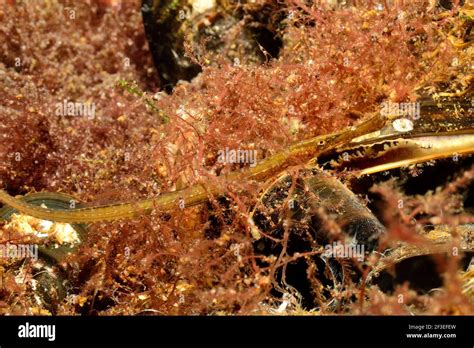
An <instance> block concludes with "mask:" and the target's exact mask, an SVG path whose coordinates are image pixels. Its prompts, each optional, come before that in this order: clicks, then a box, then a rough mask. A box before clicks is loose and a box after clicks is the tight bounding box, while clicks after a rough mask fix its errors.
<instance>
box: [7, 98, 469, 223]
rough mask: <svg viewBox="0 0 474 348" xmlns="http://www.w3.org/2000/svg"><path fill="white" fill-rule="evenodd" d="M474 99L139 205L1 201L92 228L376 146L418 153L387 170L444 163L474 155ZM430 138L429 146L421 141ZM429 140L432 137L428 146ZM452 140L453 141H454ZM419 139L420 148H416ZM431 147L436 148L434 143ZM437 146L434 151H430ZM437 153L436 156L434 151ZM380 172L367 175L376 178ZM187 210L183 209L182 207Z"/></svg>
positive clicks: (296, 147)
mask: <svg viewBox="0 0 474 348" xmlns="http://www.w3.org/2000/svg"><path fill="white" fill-rule="evenodd" d="M470 103H471V102H470V99H469V98H465V97H463V98H462V99H459V98H453V99H451V98H444V99H443V100H441V101H439V100H438V101H435V102H434V101H433V100H432V99H422V101H421V110H422V111H423V112H422V115H421V117H420V118H417V119H416V120H413V122H412V121H411V120H408V122H412V129H408V130H400V129H396V127H394V124H395V123H394V121H396V120H400V119H404V120H406V119H405V118H404V116H403V115H402V116H401V115H399V114H396V115H390V114H388V115H387V114H383V113H379V112H377V113H372V114H369V115H368V117H366V119H365V120H363V121H362V122H361V123H359V124H357V125H355V126H351V127H348V128H346V129H344V130H341V131H339V132H335V133H331V134H327V135H321V136H316V137H313V138H311V139H308V140H304V141H301V142H298V143H296V144H293V145H291V146H289V147H288V148H287V149H285V150H284V151H282V152H279V153H276V154H275V155H273V156H270V157H268V158H267V159H264V160H263V161H261V162H260V163H259V164H257V165H256V166H254V167H250V168H247V169H245V170H243V171H239V172H232V173H230V174H228V175H224V176H222V177H218V180H215V181H213V182H206V183H199V184H195V185H193V186H190V187H187V188H185V189H182V190H178V191H173V192H168V193H164V194H162V195H160V196H158V197H152V198H148V199H143V200H139V201H135V202H126V203H117V204H109V205H104V206H95V207H86V208H79V209H71V210H54V209H48V208H43V207H39V206H35V205H32V204H30V203H28V202H27V201H24V200H20V199H18V198H15V197H12V196H11V195H9V194H8V193H7V192H6V191H4V190H0V201H2V202H3V203H5V204H7V205H9V206H11V207H12V208H14V209H16V210H17V211H18V212H20V213H22V214H25V215H30V216H33V217H36V218H39V219H43V220H50V221H55V222H65V223H90V222H99V221H111V220H117V219H130V218H135V217H137V216H140V215H142V214H146V213H148V212H151V211H152V210H154V209H156V210H158V211H169V210H171V209H174V208H176V207H178V206H179V205H180V203H181V206H182V204H183V203H184V207H191V206H195V205H197V204H200V203H203V202H205V201H207V200H208V198H209V197H210V196H211V195H216V196H218V195H222V194H224V193H225V192H226V184H225V183H228V182H232V181H234V182H235V181H242V180H256V181H263V180H266V179H268V178H270V177H272V176H273V175H275V174H278V173H281V172H282V171H283V170H284V169H286V168H288V167H290V166H293V165H297V164H304V163H308V162H309V163H310V161H316V159H317V158H318V157H319V156H321V155H323V154H326V153H329V152H330V151H333V150H334V151H338V152H341V151H344V150H345V149H347V150H349V151H350V150H351V149H354V148H357V147H360V146H365V147H371V146H373V144H381V143H384V142H387V144H391V145H390V146H393V144H394V143H397V142H400V140H406V141H407V142H409V143H410V144H411V146H412V147H413V148H414V149H418V151H412V152H411V153H409V156H408V157H409V159H406V158H403V159H400V158H396V159H395V160H394V159H393V158H392V159H391V160H390V161H391V163H392V164H390V163H389V164H384V165H382V169H383V170H386V169H392V168H397V167H402V166H405V165H407V164H413V163H419V162H423V161H427V160H433V159H438V158H444V157H448V156H451V155H452V154H453V153H457V154H469V153H474V116H473V115H472V114H473V113H472V107H471V106H470ZM454 136H463V138H462V139H461V140H459V139H457V140H458V141H456V142H453V141H451V140H452V139H454V138H452V137H454ZM423 137H424V140H420V139H422V138H423ZM426 137H429V139H428V140H427V139H426ZM450 137H451V138H450ZM416 139H418V143H417V142H416ZM437 141H443V146H441V149H440V147H439V146H438V147H436V146H431V145H433V144H432V143H433V142H435V143H436V142H437ZM430 142H431V143H430ZM430 144H431V145H430ZM430 149H431V150H430ZM377 171H378V170H372V171H371V170H370V169H365V172H366V173H368V174H370V173H373V172H377ZM182 207H183V206H182Z"/></svg>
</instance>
